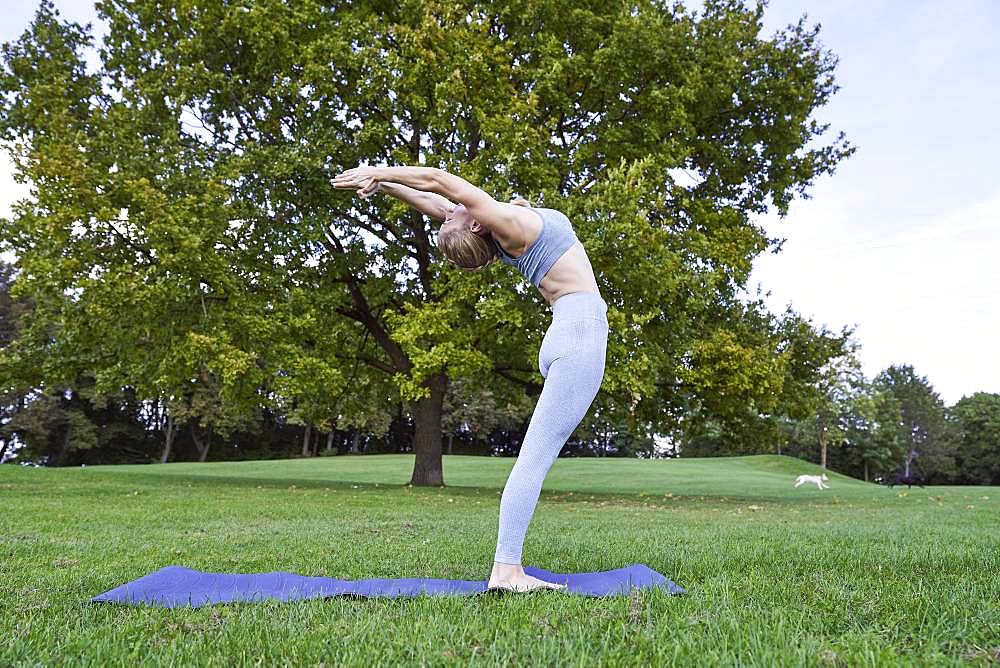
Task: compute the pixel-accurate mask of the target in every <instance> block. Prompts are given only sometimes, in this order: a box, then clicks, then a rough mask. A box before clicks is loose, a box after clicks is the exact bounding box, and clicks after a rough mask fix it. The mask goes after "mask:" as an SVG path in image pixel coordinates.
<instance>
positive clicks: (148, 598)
mask: <svg viewBox="0 0 1000 668" xmlns="http://www.w3.org/2000/svg"><path fill="white" fill-rule="evenodd" d="M524 572H525V573H527V574H528V575H531V576H534V577H536V578H538V579H540V580H545V581H546V582H556V583H559V584H565V585H567V588H566V589H565V590H562V591H561V593H569V594H578V595H582V596H622V595H628V593H629V592H630V591H631V590H632V589H651V588H657V587H658V588H661V589H664V590H666V591H667V592H669V593H671V594H683V593H684V589H682V588H681V587H679V586H677V585H676V584H674V583H673V582H671V581H670V580H668V579H667V578H666V577H664V576H663V575H660V574H659V573H657V572H656V571H654V570H653V569H651V568H650V567H649V566H646V565H645V564H632V565H631V566H628V567H627V568H619V569H616V570H612V571H601V572H597V573H552V572H550V571H546V570H544V569H541V568H535V567H534V566H525V567H524ZM486 585H487V581H486V580H438V579H434V578H398V579H378V578H374V579H370V580H338V579H336V578H324V577H309V576H305V575H297V574H295V573H286V572H282V571H277V572H274V573H248V574H236V573H203V572H202V571H196V570H193V569H190V568H184V567H182V566H165V567H164V568H161V569H160V570H158V571H154V572H153V573H150V574H149V575H145V576H143V577H141V578H139V579H138V580H133V581H132V582H128V583H126V584H123V585H122V586H120V587H116V588H114V589H111V590H110V591H106V592H104V593H103V594H99V595H98V596H95V597H93V598H92V599H90V600H91V601H94V602H110V603H123V604H126V605H141V604H147V605H155V606H162V607H166V608H177V607H182V606H187V605H190V606H192V607H196V608H197V607H200V606H203V605H210V604H212V603H229V602H232V601H262V600H266V599H277V600H279V601H295V600H299V599H306V598H325V597H328V596H364V597H375V596H386V597H390V598H395V597H397V596H421V595H428V596H443V595H466V596H467V595H471V594H481V593H484V592H486V591H487V588H486ZM505 593H506V592H505ZM511 594H512V595H516V594H515V593H513V592H511Z"/></svg>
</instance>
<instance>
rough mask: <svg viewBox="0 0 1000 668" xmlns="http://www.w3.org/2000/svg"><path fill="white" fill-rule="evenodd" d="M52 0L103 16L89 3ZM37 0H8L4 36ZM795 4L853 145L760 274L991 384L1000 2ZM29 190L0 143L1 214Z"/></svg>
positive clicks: (941, 382) (997, 360) (971, 380)
mask: <svg viewBox="0 0 1000 668" xmlns="http://www.w3.org/2000/svg"><path fill="white" fill-rule="evenodd" d="M55 5H56V7H58V8H59V9H60V11H61V13H62V15H63V17H64V18H69V19H73V20H76V21H79V22H80V23H86V22H88V21H89V22H93V23H95V24H96V22H97V18H96V13H95V11H94V9H93V4H92V2H89V1H85V0H56V2H55ZM36 6H37V3H34V2H24V1H23V0H13V2H9V3H7V4H6V6H5V8H4V20H3V22H2V24H0V41H9V40H12V39H16V38H17V37H18V36H19V35H20V34H21V33H22V32H23V30H24V29H25V28H27V26H28V24H29V22H30V20H31V17H32V15H33V13H34V10H35V7H36ZM803 13H805V14H808V17H809V20H810V22H812V23H820V24H821V26H822V29H821V31H820V39H821V41H822V42H823V44H824V46H825V47H826V48H828V49H830V50H832V51H833V52H834V53H835V54H836V55H837V56H838V57H839V59H840V65H839V67H838V69H837V73H836V78H837V82H838V84H839V85H840V87H841V89H840V91H839V92H838V93H837V94H836V95H835V96H834V97H833V99H832V100H831V102H830V103H829V104H828V105H827V106H826V107H824V108H823V109H821V110H820V111H819V112H818V114H817V118H818V119H819V120H821V121H824V122H830V123H831V124H832V127H831V130H832V131H839V130H843V131H844V132H846V133H847V136H848V138H849V139H850V141H851V142H852V143H853V144H855V145H856V146H858V151H857V152H856V153H855V154H854V156H853V157H851V158H849V159H848V160H846V161H845V162H843V163H841V165H840V167H839V168H838V169H837V172H836V174H834V175H833V176H828V177H823V178H821V179H819V180H818V181H817V183H816V185H815V186H814V187H813V189H812V190H811V195H812V198H811V199H809V200H801V201H796V202H794V203H793V204H792V207H791V210H790V212H789V214H788V216H787V217H785V218H784V219H780V220H779V219H778V218H777V217H776V216H772V217H767V218H765V219H763V220H762V222H763V224H764V225H765V227H766V228H767V229H768V231H769V232H770V234H771V235H772V236H780V237H783V238H786V239H787V242H786V243H785V244H784V247H783V249H782V251H781V252H780V253H778V254H772V255H767V256H764V257H761V258H760V259H759V260H758V261H757V265H756V268H755V270H754V273H753V277H752V282H753V284H754V286H755V285H756V284H760V285H761V287H762V288H763V289H764V290H767V291H770V293H771V294H770V297H769V298H768V303H769V305H770V306H771V308H772V309H773V310H775V311H777V312H780V311H782V310H783V309H784V307H785V306H786V305H787V304H791V305H792V307H793V308H794V309H795V310H797V311H799V312H800V313H802V314H804V315H806V316H808V317H811V318H813V320H814V322H815V323H816V324H826V325H828V326H829V327H830V328H832V329H835V330H836V329H839V328H840V327H842V326H844V325H851V326H854V327H856V338H857V339H858V340H859V341H860V343H861V359H862V362H863V364H864V369H865V372H866V373H867V374H868V375H869V376H873V375H874V374H876V373H877V372H878V371H880V370H881V369H883V368H885V367H886V366H888V365H890V364H912V365H913V366H914V367H915V368H916V371H917V373H918V374H921V375H925V376H927V377H928V379H929V380H930V382H931V383H932V384H933V385H934V387H935V389H936V390H937V391H938V392H939V393H940V394H941V397H942V399H944V401H945V402H946V403H948V404H953V403H954V402H955V401H957V400H958V399H960V398H961V397H962V396H964V395H969V394H972V393H973V392H977V391H985V392H1000V354H998V351H997V347H998V343H997V341H998V339H1000V308H998V307H1000V168H998V167H997V165H998V161H1000V156H998V150H1000V123H998V122H997V118H1000V39H997V37H996V34H995V31H996V29H997V27H998V26H1000V2H997V0H952V1H951V2H941V1H940V0H905V1H904V0H823V1H822V2H821V1H820V0H772V1H771V3H770V6H769V7H768V10H767V12H766V14H765V27H766V32H767V34H770V33H772V32H773V31H774V30H776V29H778V28H780V27H782V26H784V25H786V24H787V23H790V22H794V21H796V20H797V19H798V17H799V16H801V15H802V14H803ZM97 27H98V29H99V30H101V31H103V27H102V26H100V25H98V26H97ZM24 192H25V191H24V189H23V188H22V187H20V186H17V185H15V184H14V183H13V180H12V178H11V168H10V164H9V162H8V161H7V159H6V156H3V157H2V158H0V215H7V214H8V213H9V205H10V203H11V202H12V201H14V200H15V199H17V198H18V197H21V196H23V194H24ZM7 259H8V260H9V259H10V258H7Z"/></svg>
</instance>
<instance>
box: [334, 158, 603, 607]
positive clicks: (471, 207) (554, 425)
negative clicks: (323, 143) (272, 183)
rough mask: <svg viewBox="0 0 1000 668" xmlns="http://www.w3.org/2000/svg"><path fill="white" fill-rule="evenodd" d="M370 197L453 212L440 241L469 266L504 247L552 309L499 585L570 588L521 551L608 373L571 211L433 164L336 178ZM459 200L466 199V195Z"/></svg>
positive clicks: (439, 215)
mask: <svg viewBox="0 0 1000 668" xmlns="http://www.w3.org/2000/svg"><path fill="white" fill-rule="evenodd" d="M331 183H332V184H333V186H334V187H335V188H343V189H352V190H355V191H357V194H358V195H360V196H361V197H368V196H370V195H371V194H373V193H374V192H376V191H377V190H383V191H384V192H387V193H389V194H390V195H393V196H395V197H398V198H399V199H401V200H403V201H405V202H407V203H408V204H410V205H411V206H413V207H414V208H416V209H418V210H420V211H422V212H423V213H425V214H427V215H428V216H431V217H432V218H436V219H438V220H443V221H444V222H443V224H442V225H441V228H440V230H439V231H438V246H439V247H440V248H441V252H442V253H443V254H444V256H445V257H446V258H447V259H448V260H450V261H451V262H453V263H454V264H456V265H458V266H459V267H462V268H464V269H480V268H482V267H485V266H487V265H488V264H490V263H491V262H492V261H493V260H494V259H495V258H496V257H497V256H499V257H500V259H501V261H502V262H504V263H505V264H509V265H512V266H514V267H517V269H518V270H519V271H521V273H522V274H524V276H525V277H526V278H527V279H528V280H530V281H531V282H532V283H533V284H534V285H535V286H536V287H537V288H538V290H539V291H540V292H541V293H542V296H543V297H545V299H546V301H548V302H549V304H550V305H551V308H552V324H551V325H550V326H549V328H548V330H547V331H546V332H545V338H544V339H543V340H542V346H541V349H540V350H539V351H538V369H539V371H540V372H541V374H542V377H543V378H544V379H545V381H544V384H543V386H542V393H541V395H540V396H539V398H538V403H537V404H536V405H535V410H534V413H533V414H532V416H531V421H530V422H529V424H528V431H527V432H526V433H525V435H524V442H523V443H522V445H521V452H520V454H519V455H518V457H517V461H516V462H515V463H514V468H513V470H512V471H511V473H510V477H509V478H507V484H506V485H505V486H504V489H503V496H502V497H501V499H500V523H499V532H498V536H497V547H496V552H495V555H494V562H493V571H492V573H491V574H490V579H489V585H488V586H489V588H490V589H507V590H512V591H531V590H533V589H539V588H549V589H561V588H563V587H565V585H557V584H555V583H551V582H544V581H542V580H539V579H537V578H534V577H531V576H529V575H527V574H526V573H525V572H524V569H523V567H522V565H521V551H522V546H523V544H524V536H525V534H526V533H527V530H528V524H529V523H530V522H531V517H532V515H533V514H534V512H535V506H536V504H537V503H538V496H539V494H540V492H541V489H542V481H543V480H544V479H545V475H546V474H547V473H548V471H549V468H550V467H551V466H552V464H553V462H555V460H556V457H558V456H559V451H560V450H561V449H562V446H563V445H564V444H565V443H566V440H567V439H568V438H569V436H570V434H572V433H573V430H574V429H576V427H577V425H579V424H580V422H581V421H582V420H583V417H584V416H585V415H586V413H587V411H588V410H589V409H590V405H591V403H593V401H594V397H595V396H597V391H598V390H599V389H600V386H601V380H602V378H603V377H604V360H605V353H606V349H607V343H608V320H607V310H608V307H607V304H605V302H604V300H603V299H602V298H601V293H600V290H598V288H597V281H596V279H595V278H594V270H593V268H592V267H591V265H590V260H589V258H588V257H587V253H586V251H585V250H584V248H583V244H581V243H580V241H579V240H578V239H577V237H576V234H575V233H574V231H573V227H572V225H571V224H570V222H569V219H567V218H566V216H565V215H563V214H562V213H560V212H559V211H556V210H554V209H544V208H535V207H531V206H528V205H527V204H528V203H527V202H524V201H523V200H522V201H521V202H519V203H518V204H519V205H515V204H506V203H501V202H497V201H496V200H494V199H493V198H492V197H490V195H488V194H487V193H485V192H483V191H482V190H480V189H479V188H477V187H476V186H474V185H472V184H471V183H469V182H468V181H466V180H465V179H463V178H461V177H459V176H455V175H454V174H450V173H448V172H446V171H443V170H440V169H436V168H432V167H355V168H354V169H349V170H347V171H345V172H342V173H340V174H338V175H337V176H336V177H334V178H333V179H332V180H331ZM456 202H457V204H456Z"/></svg>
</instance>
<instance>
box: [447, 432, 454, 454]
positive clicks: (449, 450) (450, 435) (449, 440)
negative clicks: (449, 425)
mask: <svg viewBox="0 0 1000 668" xmlns="http://www.w3.org/2000/svg"><path fill="white" fill-rule="evenodd" d="M454 440H455V434H453V433H451V432H450V431H449V432H448V454H449V455H450V454H451V443H452V441H454Z"/></svg>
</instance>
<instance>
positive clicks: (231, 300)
mask: <svg viewBox="0 0 1000 668" xmlns="http://www.w3.org/2000/svg"><path fill="white" fill-rule="evenodd" d="M97 7H98V12H99V15H100V16H101V18H102V19H103V20H104V21H106V22H107V24H108V26H109V31H108V34H107V35H106V37H105V38H104V40H103V43H102V44H101V45H100V49H99V56H100V62H99V65H98V67H97V69H96V70H94V71H90V70H88V69H87V67H86V65H85V58H84V53H85V51H86V50H87V49H88V48H91V46H92V38H91V36H90V32H89V28H88V27H82V26H79V25H76V24H74V23H72V22H65V21H62V20H60V19H59V17H58V12H57V11H56V10H55V9H54V7H53V5H52V4H51V2H48V1H47V0H46V1H45V2H43V3H42V4H41V6H40V8H39V10H38V13H37V15H36V17H35V20H34V22H33V23H32V25H31V27H30V28H29V29H28V30H27V31H26V32H25V33H24V35H23V36H22V37H21V38H20V39H19V40H18V41H16V42H14V43H11V44H6V45H4V47H3V52H2V67H0V95H2V104H0V138H2V139H3V141H4V142H5V143H6V145H7V147H8V149H9V151H10V153H11V156H12V158H13V159H14V161H15V164H16V167H17V173H18V177H19V178H21V179H23V180H25V181H27V182H30V183H31V184H32V191H31V196H30V197H28V198H26V199H25V200H23V201H21V202H18V203H17V204H16V205H15V207H14V214H13V216H12V217H11V218H10V219H9V220H3V221H2V222H0V239H2V245H3V249H5V250H10V251H13V252H14V253H15V254H16V255H17V269H18V276H17V280H16V282H15V286H14V291H15V293H17V294H19V295H30V297H31V299H32V300H33V303H34V308H33V310H32V311H31V314H30V318H28V319H27V321H26V324H25V327H24V329H23V331H22V333H21V335H20V336H19V338H18V339H17V341H15V342H13V343H11V344H10V345H8V346H6V347H5V349H4V351H3V360H2V361H3V363H4V368H5V370H6V371H5V374H4V379H3V380H4V384H5V385H7V386H14V385H21V386H26V385H39V384H45V385H59V384H63V385H65V384H68V383H71V382H73V380H74V379H76V378H77V377H78V376H79V374H80V373H83V372H88V371H89V372H92V373H93V375H94V378H95V382H96V389H97V391H99V392H107V393H112V392H116V391H120V390H121V388H123V387H126V386H127V387H131V388H134V391H135V393H136V395H137V396H138V397H139V398H141V399H145V400H156V401H161V400H162V401H163V402H164V404H168V405H170V406H172V408H171V410H172V411H174V412H176V414H177V415H178V416H179V418H181V419H183V420H190V421H194V420H197V422H198V424H200V425H201V427H203V428H205V429H209V430H212V431H214V432H218V433H223V434H224V433H228V432H230V431H232V430H234V429H237V428H238V426H239V423H240V419H241V417H240V416H245V415H247V414H248V413H249V412H250V410H251V409H252V408H253V407H254V406H261V405H263V406H267V407H269V408H271V409H275V410H282V411H288V412H290V413H291V414H292V415H293V416H294V419H295V420H297V421H299V422H300V423H301V424H303V425H312V424H327V425H329V424H333V423H334V422H336V421H338V420H348V421H352V422H354V423H357V424H364V423H372V424H375V423H379V424H382V425H384V424H385V420H384V419H383V420H380V418H378V416H379V415H383V416H384V415H386V414H388V413H391V412H392V406H393V404H394V403H396V402H400V401H401V402H403V403H404V404H405V406H406V410H407V412H408V413H409V414H411V415H412V416H413V419H414V421H415V424H416V435H415V439H414V451H415V453H416V464H415V469H414V474H413V482H414V483H416V484H440V483H442V482H443V476H442V474H441V461H440V454H441V421H442V411H443V408H442V407H443V404H444V399H445V396H446V394H447V392H448V386H449V381H450V380H451V379H465V380H467V381H468V382H469V383H471V385H470V387H475V386H476V385H477V384H478V386H480V387H482V386H485V385H488V386H489V388H490V392H491V396H492V397H493V400H496V401H499V402H501V403H502V404H504V405H518V404H519V403H522V402H521V399H523V397H524V396H525V395H526V394H527V396H533V395H535V394H537V392H538V390H539V389H540V383H541V377H540V376H539V374H538V373H537V369H536V368H535V355H536V351H537V349H538V345H539V344H540V341H541V337H542V335H543V334H544V331H545V327H546V326H547V324H548V322H547V320H548V318H547V314H546V308H545V307H546V304H545V303H544V302H543V301H542V300H541V298H540V296H539V295H538V294H537V293H536V292H535V291H533V290H529V289H526V288H525V284H524V283H523V281H522V280H521V278H520V277H519V276H517V275H516V274H514V273H513V271H512V270H510V269H509V268H506V267H503V266H499V265H498V266H494V267H492V268H490V270H488V271H487V272H482V273H471V274H470V273H463V272H461V271H460V270H458V269H455V268H453V267H450V266H449V265H448V264H447V263H444V262H442V261H441V258H440V256H439V253H438V252H437V250H436V248H435V246H434V238H435V234H436V227H435V225H434V224H433V223H432V222H431V221H428V220H427V219H425V218H423V217H422V216H421V215H419V214H418V213H416V212H415V211H413V210H408V209H406V208H405V206H403V205H402V204H401V203H399V202H397V201H395V200H392V199H389V198H372V199H371V200H365V201H359V200H356V199H353V198H351V197H350V196H348V195H346V194H344V193H337V192H334V191H333V190H332V189H331V188H330V187H329V186H328V184H327V178H328V176H329V175H330V174H331V172H332V171H334V170H336V169H338V168H343V167H350V166H353V165H355V164H358V163H366V162H367V163H385V164H421V165H428V166H436V167H441V168H443V169H447V170H449V171H452V172H454V173H456V174H459V175H461V176H463V177H465V178H467V179H469V180H470V181H472V182H473V183H476V184H477V185H480V186H481V187H483V188H484V189H485V190H487V191H489V192H491V193H492V194H493V195H494V196H495V197H496V198H497V199H502V198H507V197H510V196H512V195H514V194H517V195H522V196H526V197H528V198H529V199H532V200H533V201H534V202H535V203H537V204H539V205H544V206H551V207H555V208H558V209H560V210H562V211H564V212H565V213H566V214H567V215H568V216H569V218H570V220H571V221H572V222H573V225H574V227H575V228H576V231H577V234H578V236H579V237H580V239H581V240H582V241H583V243H584V246H585V247H586V249H587V252H588V254H589V256H590V258H591V261H592V264H593V266H594V269H595V273H596V274H597V277H598V282H599V284H600V285H601V289H602V294H603V296H604V298H605V300H606V301H607V302H608V305H609V311H608V319H609V323H610V327H611V336H610V340H609V347H608V364H607V369H608V371H607V373H606V377H605V381H604V384H603V386H602V392H601V394H600V395H599V397H598V400H597V402H596V403H595V410H594V412H593V415H592V416H591V418H590V421H591V423H594V422H595V421H596V422H603V423H604V424H605V425H622V424H624V425H627V427H628V429H630V430H632V431H634V432H635V433H637V434H642V433H650V432H656V433H668V432H670V431H671V430H676V429H677V428H678V425H679V424H680V421H681V419H682V416H686V418H687V419H688V420H689V421H690V422H691V423H692V424H698V423H700V422H706V421H711V420H714V421H715V423H718V424H723V425H728V426H727V427H726V428H727V429H728V430H729V431H730V432H732V433H738V432H739V431H740V429H742V430H743V433H744V436H745V437H746V435H748V434H751V435H752V433H753V431H754V430H755V429H757V428H763V426H766V425H768V424H771V423H772V422H773V420H772V418H771V416H772V415H773V414H776V413H778V412H780V411H781V410H785V409H787V410H794V408H788V407H790V406H791V405H792V404H793V403H795V401H796V400H794V399H793V398H792V392H791V391H790V388H801V387H804V386H806V385H809V384H810V383H812V382H813V379H814V376H815V373H816V370H817V369H818V367H819V366H822V364H823V363H825V361H826V360H828V359H829V358H830V357H831V356H836V355H837V354H838V345H839V344H837V341H843V340H844V336H835V335H832V334H830V333H828V332H810V331H806V330H802V329H801V328H802V327H803V326H806V327H808V324H806V325H803V322H804V321H802V320H801V318H798V317H797V316H794V314H788V315H787V316H786V317H784V318H772V317H768V316H767V315H766V314H764V313H763V307H762V305H761V304H760V303H759V302H753V301H751V302H749V303H748V302H747V301H746V300H745V299H742V298H741V297H740V294H741V291H742V290H743V289H745V288H746V283H747V280H748V276H749V273H750V269H751V266H752V262H753V259H754V258H755V257H757V256H758V255H759V254H760V253H762V252H765V251H766V250H768V249H775V248H776V247H777V245H778V240H776V239H769V238H768V237H767V236H766V235H765V233H764V231H763V230H762V229H761V228H760V227H759V226H758V225H756V224H755V223H754V222H753V216H754V215H755V214H757V213H761V212H764V211H767V210H769V209H771V208H774V209H776V210H777V211H779V212H781V213H784V212H785V211H786V210H787V207H788V205H789V203H790V202H791V200H792V199H793V198H794V197H795V196H804V195H806V194H807V190H808V187H809V186H810V185H811V184H812V183H813V181H814V180H815V179H816V178H817V177H819V176H821V175H823V174H830V173H832V172H833V170H834V168H835V166H836V165H837V163H838V162H839V161H840V160H842V159H843V158H845V157H847V156H848V155H850V153H851V152H852V150H853V148H852V147H851V146H850V145H849V144H848V143H847V142H846V140H845V139H844V138H843V135H842V134H841V135H836V136H834V137H828V136H826V135H827V131H828V128H827V126H825V125H823V124H820V123H818V122H817V121H816V120H815V119H814V118H813V112H814V111H815V110H816V109H817V108H818V107H820V106H822V105H823V104H825V103H826V102H827V100H828V99H829V98H830V96H831V95H832V94H833V93H834V92H835V91H836V85H835V83H834V78H833V72H834V68H835V66H836V58H835V57H834V56H833V55H832V54H831V53H829V52H828V51H825V50H824V49H823V48H822V45H821V44H820V42H819V39H818V34H819V28H818V26H809V25H807V24H806V23H805V22H804V21H800V22H799V23H798V24H796V25H792V26H789V27H788V28H787V29H785V30H782V31H779V32H778V33H776V34H774V35H771V36H765V35H762V34H761V32H762V16H763V13H764V11H765V7H764V4H763V3H758V4H756V5H754V6H749V7H748V6H746V5H745V4H744V3H742V2H736V1H734V0H709V1H708V2H706V3H704V6H703V9H702V10H701V11H700V12H697V13H695V12H690V11H688V10H686V9H684V8H683V7H682V6H680V5H667V4H665V3H662V2H658V1H653V0H646V1H642V2H633V3H625V4H617V3H605V2H583V3H581V2H566V1H564V0H515V1H508V0H504V2H478V1H477V2H470V1H459V2H453V1H449V2H441V1H439V0H404V1H402V2H395V3H386V2H383V1H382V0H361V1H357V0H354V1H351V2H347V1H335V2H325V3H318V2H312V1H309V0H303V1H302V2H296V3H286V2H283V1H281V0H257V1H255V2H251V3H246V4H225V3H201V2H167V3H164V2H163V1H162V0H157V1H156V2H153V1H152V0H137V1H135V2H128V3H125V2H119V1H116V0H103V1H101V2H98V3H97ZM685 173H686V174H687V175H688V176H690V177H691V179H690V181H688V180H687V179H680V175H681V174H685ZM810 346H811V347H812V348H811V349H809V348H810ZM840 347H841V349H842V346H840ZM782 397H784V400H782ZM783 407H784V408H783ZM748 425H749V426H748ZM598 427H599V425H595V424H590V425H588V426H587V427H586V428H588V429H591V430H592V431H593V430H595V429H597V428H598ZM772 431H773V429H772Z"/></svg>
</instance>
